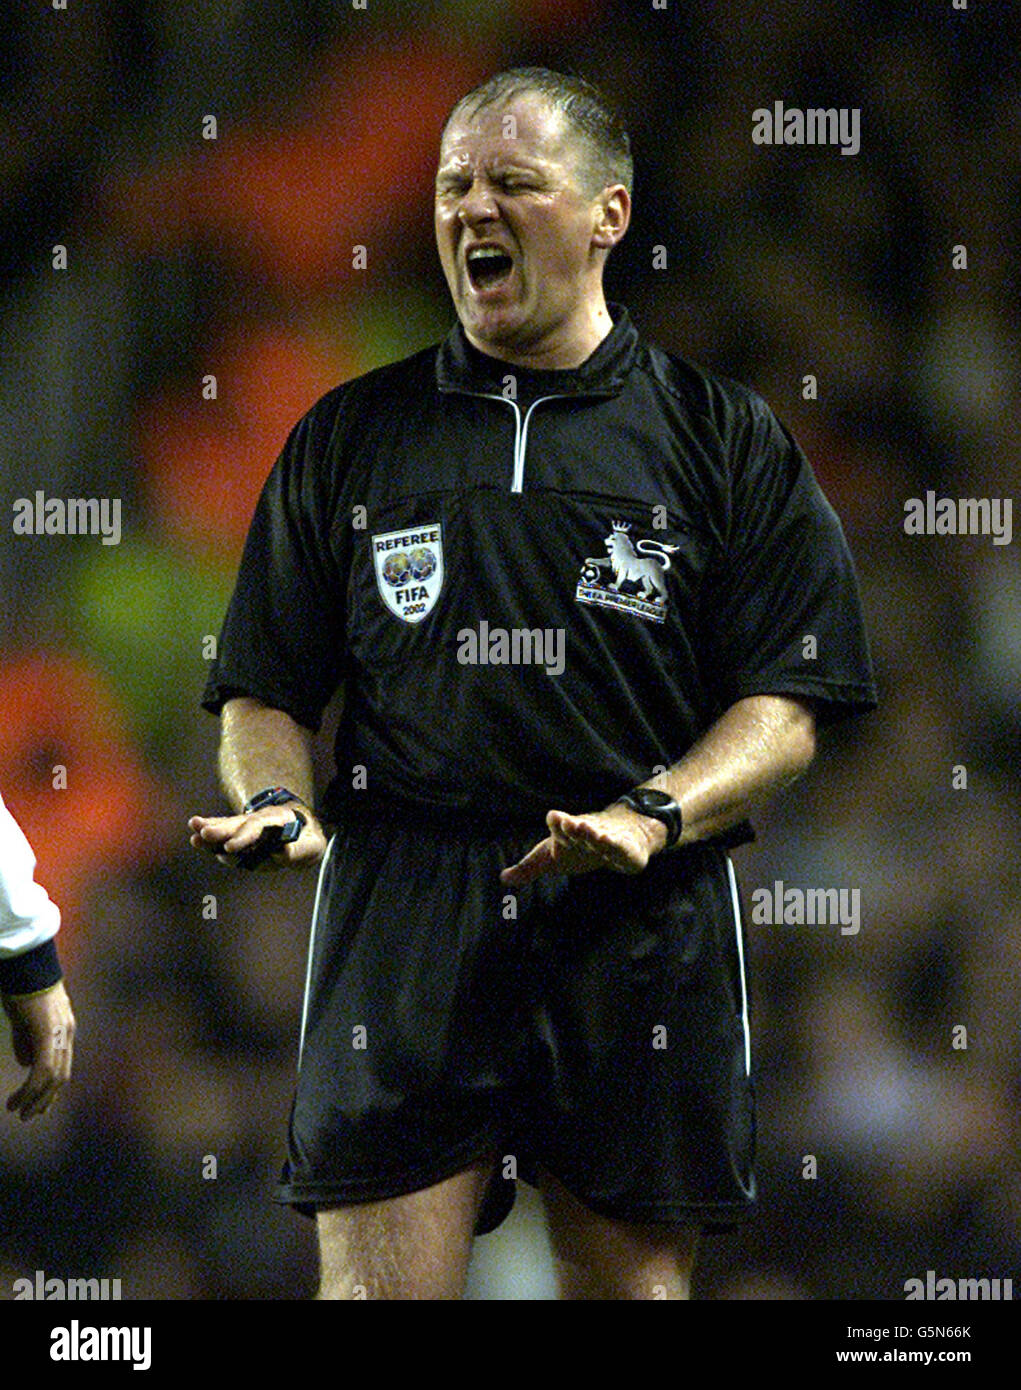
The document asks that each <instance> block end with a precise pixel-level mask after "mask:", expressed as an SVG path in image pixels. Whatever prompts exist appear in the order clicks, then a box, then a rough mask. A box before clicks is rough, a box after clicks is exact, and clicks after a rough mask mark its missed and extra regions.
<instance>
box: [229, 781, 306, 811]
mask: <svg viewBox="0 0 1021 1390" xmlns="http://www.w3.org/2000/svg"><path fill="white" fill-rule="evenodd" d="M289 801H297V802H300V803H301V805H304V804H305V803H304V802H303V801H302V800H301V797H300V796H295V795H294V793H293V792H291V791H288V790H287V788H286V787H266V789H265V790H264V791H261V792H256V793H255V795H254V796H253V797H251V798H250V799H249V800H248V801H246V802H245V804H244V805H243V806H242V808H241V814H242V815H243V816H247V815H248V814H249V813H250V812H252V811H261V810H262V808H263V807H264V806H286V805H287V803H288V802H289Z"/></svg>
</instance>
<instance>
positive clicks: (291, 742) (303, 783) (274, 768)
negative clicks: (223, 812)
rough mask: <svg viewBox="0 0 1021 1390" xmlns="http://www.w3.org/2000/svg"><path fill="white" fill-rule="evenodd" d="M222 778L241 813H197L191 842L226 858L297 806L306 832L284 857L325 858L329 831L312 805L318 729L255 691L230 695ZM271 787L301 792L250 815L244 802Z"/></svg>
mask: <svg viewBox="0 0 1021 1390" xmlns="http://www.w3.org/2000/svg"><path fill="white" fill-rule="evenodd" d="M220 781H221V784H222V786H223V790H224V793H225V794H226V796H227V799H228V801H229V802H230V804H231V806H232V807H233V808H234V812H235V814H233V815H230V816H192V817H191V819H190V820H189V822H188V827H189V829H190V830H191V832H192V834H191V843H192V845H194V846H195V848H196V849H207V850H209V851H210V852H211V853H213V854H215V855H216V856H217V858H219V859H220V860H221V861H222V862H223V863H231V862H236V861H234V860H232V859H231V856H235V855H237V854H239V853H240V852H241V851H243V850H246V849H250V848H251V847H252V846H254V844H255V842H256V841H257V840H258V839H259V837H260V836H261V835H262V832H263V830H264V829H265V828H266V827H267V826H280V827H281V828H283V827H286V826H288V825H290V824H291V822H293V821H294V818H295V812H297V813H298V814H299V815H300V816H301V818H302V819H304V821H305V825H304V827H303V828H302V829H301V833H300V834H299V835H298V837H297V838H296V839H295V840H294V841H292V842H291V843H289V844H287V845H285V846H284V847H283V848H282V849H281V850H279V851H278V852H277V853H276V854H275V855H274V856H273V858H274V859H275V860H276V861H277V862H278V863H286V864H307V863H315V862H316V861H318V860H319V859H321V858H322V855H323V853H324V852H325V849H326V836H325V834H324V832H323V828H322V826H321V825H320V823H319V820H318V819H317V817H316V815H315V813H314V812H313V810H312V800H313V773H312V734H311V732H310V731H309V730H308V729H306V728H304V727H303V726H302V725H300V724H298V723H297V722H296V721H295V720H294V719H292V718H291V716H290V715H289V714H286V713H285V712H284V711H283V710H279V709H273V708H271V707H270V706H269V705H264V704H262V702H261V701H259V700H254V699H252V698H250V697H249V696H237V697H236V698H234V699H232V700H228V701H227V702H226V703H225V704H224V706H223V709H222V711H221V713H220ZM270 787H285V788H286V789H287V790H288V791H290V792H293V793H294V795H295V796H296V797H297V798H298V800H297V801H296V802H295V801H289V802H287V803H285V804H283V805H279V806H264V807H262V808H261V809H259V810H257V811H252V812H250V813H249V814H248V815H245V814H244V812H243V809H242V808H243V807H244V806H245V804H246V803H247V802H248V801H250V800H251V799H252V798H253V797H255V796H257V795H258V793H260V792H262V791H265V790H266V789H267V788H270Z"/></svg>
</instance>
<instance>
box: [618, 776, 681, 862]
mask: <svg viewBox="0 0 1021 1390" xmlns="http://www.w3.org/2000/svg"><path fill="white" fill-rule="evenodd" d="M617 800H618V802H622V803H623V804H624V805H625V806H630V808H631V810H632V811H637V812H638V814H639V815H640V816H651V817H652V818H653V820H658V821H662V823H663V824H664V825H665V826H666V845H665V846H664V848H665V849H670V848H671V846H673V845H676V843H677V841H678V840H679V839H680V838H681V831H682V830H683V829H684V818H683V816H682V815H681V808H680V806H679V805H678V803H677V802H676V801H675V800H674V799H673V797H672V796H671V795H670V794H669V793H668V792H661V791H657V790H656V788H655V787H635V788H634V790H633V791H629V792H626V793H625V795H624V796H620V797H618V798H617Z"/></svg>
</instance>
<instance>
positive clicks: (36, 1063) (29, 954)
mask: <svg viewBox="0 0 1021 1390" xmlns="http://www.w3.org/2000/svg"><path fill="white" fill-rule="evenodd" d="M59 927H60V911H59V909H58V907H57V905H56V903H54V902H53V901H52V899H51V898H50V896H49V894H48V893H47V892H46V889H45V888H44V887H43V886H42V885H41V884H39V883H36V881H35V855H34V853H33V852H32V846H31V845H30V844H29V842H28V839H27V838H26V836H25V833H24V831H23V830H22V829H21V827H20V826H19V825H18V823H17V821H16V820H15V819H14V817H13V816H12V815H11V813H10V811H8V809H7V807H6V806H5V805H4V803H3V801H2V800H0V1001H2V1004H3V1009H4V1012H5V1013H6V1014H7V1016H8V1018H9V1019H10V1021H11V1038H12V1041H13V1043H14V1055H15V1057H16V1058H17V1060H18V1062H19V1064H20V1065H21V1066H23V1067H28V1068H29V1073H28V1076H27V1077H26V1078H25V1080H24V1081H23V1082H22V1084H21V1085H20V1086H19V1087H18V1088H17V1090H15V1091H13V1092H12V1093H11V1095H10V1096H9V1097H8V1099H7V1109H8V1110H16V1111H17V1112H18V1114H19V1115H20V1117H21V1118H22V1119H23V1120H30V1119H32V1117H33V1116H34V1115H43V1114H45V1113H46V1111H47V1110H48V1109H49V1108H50V1106H51V1105H52V1104H53V1101H54V1100H55V1099H56V1096H57V1092H58V1091H59V1090H60V1088H61V1087H62V1086H63V1085H64V1083H65V1082H66V1081H67V1080H68V1079H69V1077H70V1075H71V1061H72V1051H73V1041H74V1030H75V1021H74V1014H73V1012H72V1010H71V1002H70V1000H69V999H68V997H67V991H66V989H65V988H64V984H63V981H62V979H61V971H60V961H59V959H58V957H57V948H56V943H55V940H54V938H55V936H56V934H57V931H58V930H59Z"/></svg>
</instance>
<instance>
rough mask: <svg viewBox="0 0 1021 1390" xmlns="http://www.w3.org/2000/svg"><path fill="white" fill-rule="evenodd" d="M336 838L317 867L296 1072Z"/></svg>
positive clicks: (301, 1051) (302, 1043)
mask: <svg viewBox="0 0 1021 1390" xmlns="http://www.w3.org/2000/svg"><path fill="white" fill-rule="evenodd" d="M336 838H337V836H336V834H333V835H331V836H330V843H329V844H328V845H327V846H326V853H325V854H324V855H323V862H322V863H321V864H320V865H319V878H318V880H317V882H316V900H315V906H314V907H313V908H312V926H311V929H310V931H309V935H308V964H307V965H306V967H305V993H304V996H303V997H302V1001H301V1037H300V1039H299V1040H298V1071H299V1072H300V1071H301V1056H302V1053H303V1052H304V1051H305V1026H306V1024H307V1023H308V998H309V991H310V988H311V985H312V956H313V954H314V952H315V946H316V923H317V922H318V921H319V899H320V897H321V896H322V891H323V874H324V873H325V872H326V865H327V862H328V860H329V858H330V855H331V854H332V853H333V842H334V840H335V839H336Z"/></svg>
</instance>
